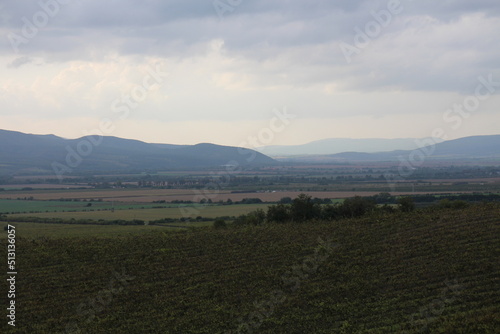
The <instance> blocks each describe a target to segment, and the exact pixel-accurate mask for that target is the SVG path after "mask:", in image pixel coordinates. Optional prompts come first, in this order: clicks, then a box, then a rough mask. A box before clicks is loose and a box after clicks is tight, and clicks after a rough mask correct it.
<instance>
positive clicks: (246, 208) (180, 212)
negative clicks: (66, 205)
mask: <svg viewBox="0 0 500 334" xmlns="http://www.w3.org/2000/svg"><path fill="white" fill-rule="evenodd" d="M267 206H268V205H267V204H245V205H242V204H234V205H207V206H204V205H199V204H197V205H179V206H174V207H171V208H157V209H148V208H145V209H141V208H135V209H134V208H132V209H123V210H114V211H111V210H106V211H78V212H42V213H36V214H30V213H23V214H13V215H10V216H12V217H29V216H36V217H42V218H68V219H70V218H78V219H96V220H98V219H105V220H113V219H124V220H132V219H141V220H146V221H150V220H157V219H162V218H196V217H198V216H202V217H207V218H216V217H221V216H239V215H242V214H247V213H249V212H251V211H253V210H256V209H266V208H267Z"/></svg>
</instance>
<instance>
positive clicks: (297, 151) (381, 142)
mask: <svg viewBox="0 0 500 334" xmlns="http://www.w3.org/2000/svg"><path fill="white" fill-rule="evenodd" d="M418 141H421V139H415V138H402V139H382V138H370V139H352V138H330V139H323V140H317V141H313V142H311V143H307V144H303V145H290V146H279V145H278V146H263V147H258V148H256V150H257V151H259V152H261V153H264V154H266V155H269V156H273V157H274V156H293V155H318V154H320V155H324V154H337V153H342V152H365V153H373V152H383V151H394V150H413V149H415V148H417V147H418V144H417V143H418ZM434 141H435V142H442V140H441V139H438V138H435V139H434Z"/></svg>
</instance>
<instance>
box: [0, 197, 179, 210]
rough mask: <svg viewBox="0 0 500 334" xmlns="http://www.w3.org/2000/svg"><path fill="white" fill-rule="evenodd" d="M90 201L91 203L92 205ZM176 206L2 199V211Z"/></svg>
mask: <svg viewBox="0 0 500 334" xmlns="http://www.w3.org/2000/svg"><path fill="white" fill-rule="evenodd" d="M89 203H90V204H91V205H90V206H88V205H89ZM158 206H161V207H174V208H176V207H177V206H178V205H176V204H147V203H139V204H138V203H124V202H99V201H93V202H73V201H40V200H38V201H37V200H34V201H31V200H7V199H0V213H33V212H37V213H38V212H62V211H65V212H67V211H73V212H75V211H90V210H94V211H95V210H111V209H115V210H124V209H134V208H135V209H141V208H152V207H158Z"/></svg>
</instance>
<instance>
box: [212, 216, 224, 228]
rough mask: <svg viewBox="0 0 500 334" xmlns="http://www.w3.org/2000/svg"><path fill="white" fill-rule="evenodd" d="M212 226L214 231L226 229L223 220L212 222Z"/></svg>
mask: <svg viewBox="0 0 500 334" xmlns="http://www.w3.org/2000/svg"><path fill="white" fill-rule="evenodd" d="M213 226H214V228H215V229H222V228H226V227H227V225H226V221H225V220H224V219H220V218H219V219H216V220H215V221H214V225H213Z"/></svg>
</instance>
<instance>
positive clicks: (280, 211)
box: [266, 204, 291, 223]
mask: <svg viewBox="0 0 500 334" xmlns="http://www.w3.org/2000/svg"><path fill="white" fill-rule="evenodd" d="M266 219H267V221H268V222H274V223H286V222H287V221H289V220H290V219H291V216H290V209H289V207H288V206H286V205H284V204H277V205H271V206H270V207H269V208H267V214H266Z"/></svg>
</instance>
